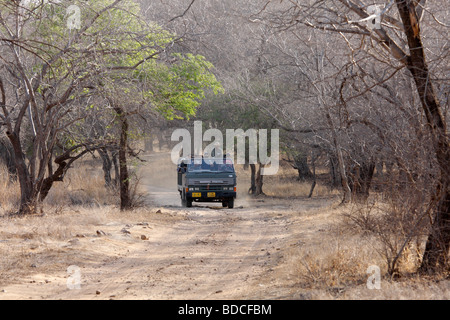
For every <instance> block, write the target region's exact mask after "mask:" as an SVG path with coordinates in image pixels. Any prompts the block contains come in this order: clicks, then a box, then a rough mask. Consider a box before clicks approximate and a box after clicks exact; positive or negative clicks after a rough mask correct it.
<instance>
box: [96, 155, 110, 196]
mask: <svg viewBox="0 0 450 320" xmlns="http://www.w3.org/2000/svg"><path fill="white" fill-rule="evenodd" d="M97 152H98V154H99V155H100V158H102V164H103V165H102V169H103V176H104V178H105V185H106V187H107V188H110V187H111V181H112V179H111V169H112V162H111V159H110V158H109V156H108V150H106V149H105V148H101V149H98V150H97Z"/></svg>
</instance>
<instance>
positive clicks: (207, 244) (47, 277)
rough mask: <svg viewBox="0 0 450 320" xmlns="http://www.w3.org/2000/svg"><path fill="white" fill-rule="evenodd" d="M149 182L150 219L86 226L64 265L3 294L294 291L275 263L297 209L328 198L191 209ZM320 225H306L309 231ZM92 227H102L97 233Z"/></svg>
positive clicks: (278, 294)
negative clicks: (77, 282) (77, 281)
mask: <svg viewBox="0 0 450 320" xmlns="http://www.w3.org/2000/svg"><path fill="white" fill-rule="evenodd" d="M150 160H151V161H152V159H150ZM152 181H153V183H152ZM159 181H161V180H159ZM170 181H172V180H170ZM144 183H145V184H146V188H147V191H148V195H149V199H151V201H152V206H153V208H154V209H152V210H153V211H152V213H151V214H149V216H148V220H146V221H144V222H141V223H139V222H138V221H136V219H133V217H129V218H128V220H127V218H125V219H124V218H122V219H118V220H116V221H108V222H106V221H105V222H104V223H102V224H97V225H96V226H94V227H92V226H91V227H89V229H87V230H86V234H88V236H86V237H77V238H75V239H72V240H73V241H72V242H71V240H69V242H68V243H69V244H67V242H65V245H64V246H61V249H60V259H61V260H62V261H63V263H61V264H60V267H58V268H49V269H47V270H44V272H39V266H37V268H36V269H37V270H35V272H33V273H32V274H30V275H28V276H27V277H25V278H24V279H22V280H21V281H19V283H14V284H10V285H9V286H6V287H3V289H2V288H0V289H2V293H0V299H9V298H12V299H23V298H25V299H28V298H31V299H276V298H289V297H290V296H289V295H290V291H289V287H286V283H285V281H286V276H287V275H286V274H280V272H285V270H284V271H280V269H279V268H278V266H279V264H280V262H281V261H282V260H283V258H284V257H283V255H284V252H285V249H286V248H287V247H289V246H290V245H292V241H293V238H292V234H293V232H294V231H293V229H292V227H293V226H295V227H298V224H299V223H300V220H299V215H298V213H299V212H306V211H308V210H311V209H315V208H319V207H322V206H325V205H327V204H329V201H324V200H323V199H317V200H296V201H290V202H286V200H270V199H265V200H261V199H259V200H258V199H256V200H244V199H242V198H241V199H238V200H237V201H236V208H235V209H224V208H222V207H221V206H220V204H215V205H211V206H209V205H207V204H202V205H196V204H194V206H193V207H192V208H189V209H187V208H182V207H181V206H180V200H179V196H178V194H177V192H176V188H173V187H172V186H170V185H169V186H167V185H166V186H163V185H164V184H163V183H161V182H160V183H158V179H156V178H155V179H150V178H149V179H148V180H145V181H144ZM170 183H171V182H170ZM155 212H158V213H155ZM319 227H320V226H314V225H307V226H305V228H304V230H305V232H306V233H305V234H307V233H308V232H310V231H314V230H315V229H318V228H319ZM94 229H96V230H101V231H102V233H104V234H101V235H98V234H97V235H94V232H93V230H94ZM143 234H145V235H147V237H148V239H145V240H142V239H141V235H143ZM295 241H298V239H296V240H295ZM61 256H63V257H61ZM69 256H70V257H71V258H68V257H69ZM57 258H58V256H57ZM54 259H55V258H54ZM69 265H76V266H77V267H79V271H80V276H81V286H80V288H79V289H69V288H68V287H67V279H68V278H69V277H70V274H68V273H67V270H66V268H67V267H68V266H69ZM277 272H278V274H277Z"/></svg>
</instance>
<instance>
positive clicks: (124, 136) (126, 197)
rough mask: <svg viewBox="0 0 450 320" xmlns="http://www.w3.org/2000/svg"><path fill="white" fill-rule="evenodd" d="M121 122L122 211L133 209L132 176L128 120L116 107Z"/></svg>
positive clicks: (120, 181) (120, 172)
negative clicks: (128, 153)
mask: <svg viewBox="0 0 450 320" xmlns="http://www.w3.org/2000/svg"><path fill="white" fill-rule="evenodd" d="M114 109H115V111H116V112H117V115H118V116H119V120H120V144H119V188H120V210H127V209H129V208H131V197H130V176H129V174H128V164H127V148H128V120H127V117H126V115H125V113H124V111H123V109H122V108H120V107H117V106H116V107H114Z"/></svg>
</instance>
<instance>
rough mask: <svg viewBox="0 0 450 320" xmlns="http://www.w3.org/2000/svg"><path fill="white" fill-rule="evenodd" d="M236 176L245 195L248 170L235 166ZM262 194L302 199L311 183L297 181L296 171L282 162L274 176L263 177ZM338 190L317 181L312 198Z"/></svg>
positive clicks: (331, 193) (306, 194)
mask: <svg viewBox="0 0 450 320" xmlns="http://www.w3.org/2000/svg"><path fill="white" fill-rule="evenodd" d="M236 172H237V175H238V188H239V189H240V191H241V192H242V193H245V194H247V191H248V189H249V188H250V176H251V171H250V169H247V170H244V168H243V166H242V165H237V166H236ZM263 182H264V184H263V192H264V193H265V195H266V196H268V197H277V198H304V197H307V196H308V195H309V193H310V191H311V184H312V183H311V182H303V181H299V180H298V179H297V171H296V170H295V169H293V168H292V167H291V166H290V165H286V164H285V163H284V162H281V163H280V168H279V170H278V173H277V174H276V175H269V176H264V178H263ZM338 193H339V191H338V190H333V189H331V188H330V187H329V186H327V185H325V184H324V183H322V182H321V181H317V184H316V186H315V188H314V192H313V194H312V197H326V196H332V195H336V194H338Z"/></svg>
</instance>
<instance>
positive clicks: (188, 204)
mask: <svg viewBox="0 0 450 320" xmlns="http://www.w3.org/2000/svg"><path fill="white" fill-rule="evenodd" d="M186 207H187V208H190V207H192V200H186Z"/></svg>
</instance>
